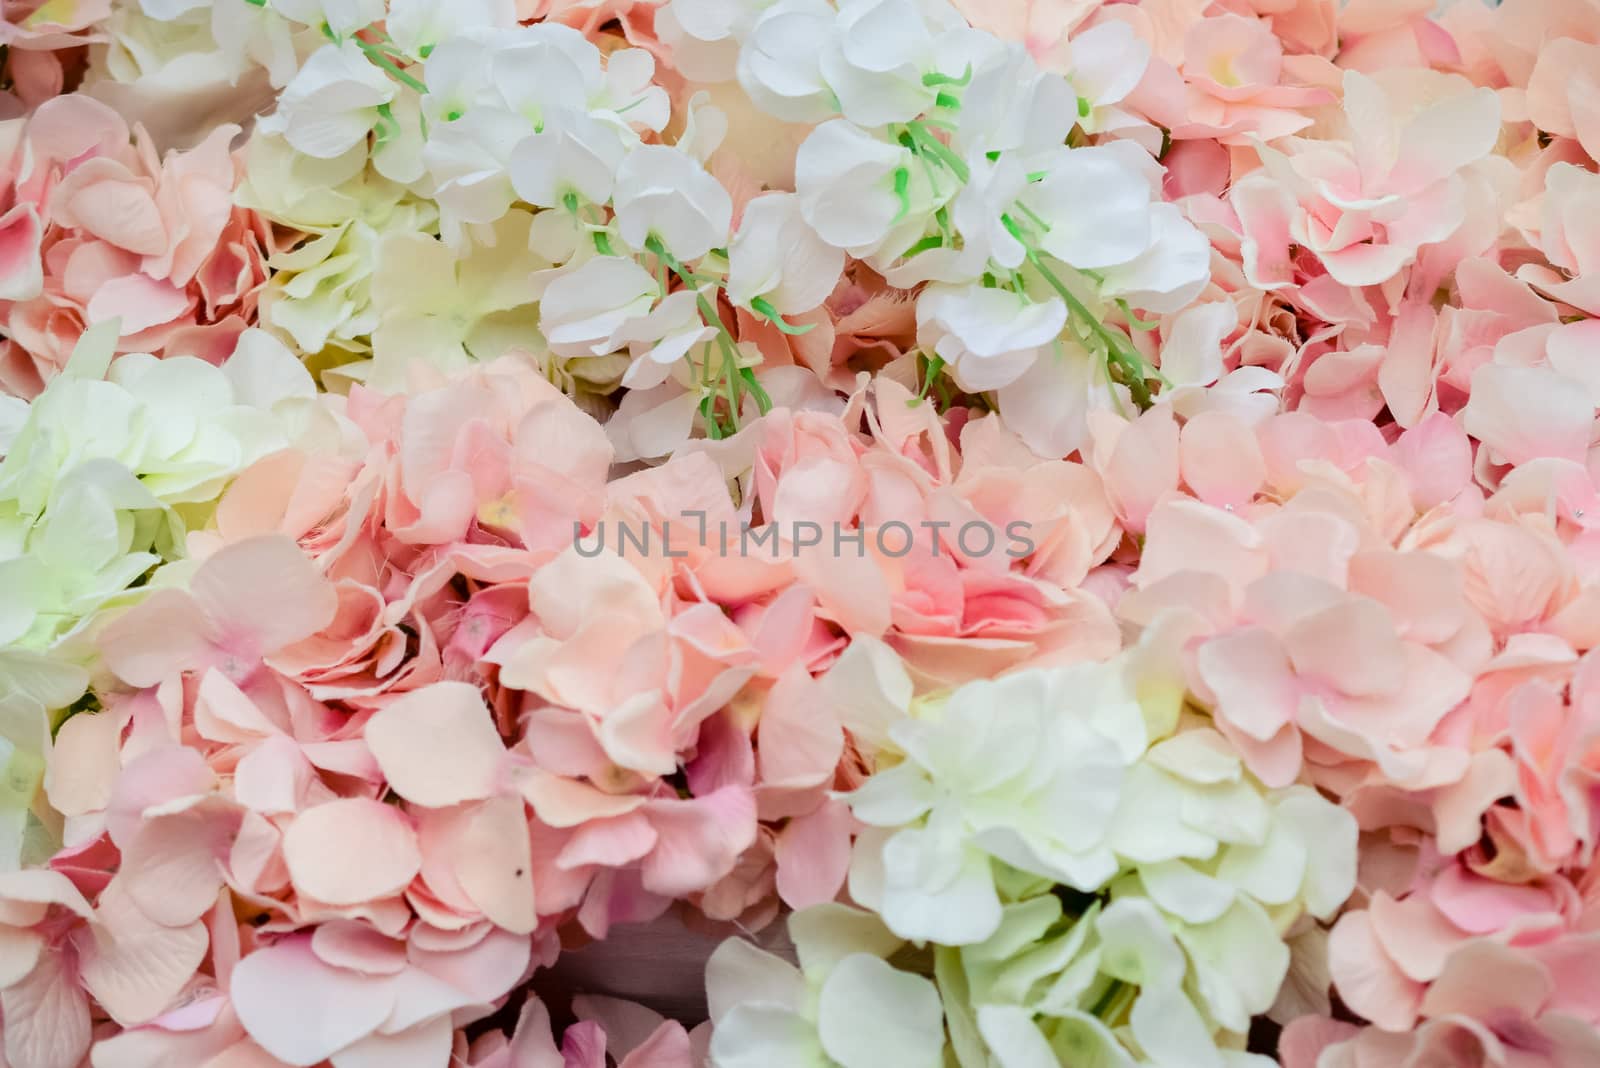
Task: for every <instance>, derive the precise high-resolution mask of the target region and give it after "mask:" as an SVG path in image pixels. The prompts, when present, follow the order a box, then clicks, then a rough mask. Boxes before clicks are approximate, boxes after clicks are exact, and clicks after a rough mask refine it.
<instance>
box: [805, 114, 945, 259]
mask: <svg viewBox="0 0 1600 1068" xmlns="http://www.w3.org/2000/svg"><path fill="white" fill-rule="evenodd" d="M924 175H925V171H924V169H923V167H922V166H921V164H919V163H918V162H917V161H916V159H915V157H913V156H912V155H911V153H910V152H908V151H906V150H905V149H904V148H902V147H901V146H900V145H897V144H891V143H889V142H887V141H884V140H882V139H880V138H878V137H876V136H874V135H873V134H871V133H869V132H867V131H866V130H863V129H862V128H861V127H859V126H857V125H855V124H854V123H852V122H849V121H847V120H845V119H832V120H829V121H828V122H825V123H823V124H822V125H821V126H818V127H817V128H816V129H815V130H813V131H812V132H811V135H810V136H809V137H807V138H806V139H805V141H804V143H802V144H801V146H800V151H799V153H798V154H797V155H796V157H795V191H796V192H797V193H798V194H799V197H800V213H801V214H802V215H803V216H805V220H806V222H808V223H810V224H811V227H812V229H814V230H815V231H816V232H817V234H818V235H819V236H820V237H821V238H822V239H823V240H824V241H826V242H827V243H828V244H830V245H833V246H835V247H836V248H842V249H844V250H846V251H847V252H849V253H850V254H851V255H852V256H856V257H857V258H861V259H865V258H867V257H869V256H871V255H873V254H874V253H876V252H878V251H879V250H880V249H882V250H883V251H884V252H885V253H887V254H888V255H890V256H895V255H898V254H899V253H900V252H901V251H903V250H904V248H905V247H907V246H909V245H911V244H912V243H913V242H915V241H916V240H917V239H918V238H919V237H921V236H922V232H923V230H924V229H926V227H927V224H928V218H929V216H931V215H932V214H933V212H934V210H935V209H936V208H937V207H938V206H939V204H940V203H941V202H942V200H941V199H940V198H939V196H938V195H937V194H936V192H935V190H933V189H932V188H931V187H930V186H929V185H928V184H927V182H926V180H925V178H924ZM897 187H898V188H899V189H900V192H897V191H896V190H897Z"/></svg>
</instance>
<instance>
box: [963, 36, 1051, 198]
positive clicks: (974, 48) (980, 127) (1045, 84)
mask: <svg viewBox="0 0 1600 1068" xmlns="http://www.w3.org/2000/svg"><path fill="white" fill-rule="evenodd" d="M961 44H962V45H965V46H968V47H967V49H966V51H967V53H968V54H967V56H966V58H965V62H967V63H970V64H971V66H972V79H971V81H970V82H969V83H968V84H967V85H966V87H965V88H963V89H961V90H960V94H961V111H960V114H959V115H958V116H957V122H956V130H955V132H954V133H953V134H952V135H951V144H952V145H953V146H954V147H955V149H956V150H957V151H958V152H960V153H961V154H962V155H964V156H969V157H970V156H981V155H983V154H985V153H987V152H1008V153H1019V154H1020V155H1021V156H1022V157H1023V158H1024V160H1025V161H1026V163H1025V165H1026V167H1027V169H1028V170H1030V171H1032V170H1035V169H1037V166H1036V165H1035V164H1034V162H1033V161H1032V159H1031V158H1029V157H1032V156H1033V155H1036V154H1038V153H1043V152H1052V151H1054V150H1056V149H1059V148H1060V147H1061V146H1062V144H1064V143H1065V142H1066V139H1067V134H1068V133H1070V132H1071V130H1072V127H1073V126H1074V125H1075V124H1076V122H1077V119H1078V110H1077V98H1076V97H1075V96H1074V94H1073V92H1072V87H1071V86H1069V85H1068V84H1067V83H1066V81H1065V80H1063V79H1062V78H1061V76H1060V75H1057V74H1052V73H1050V72H1048V71H1045V70H1043V69H1041V68H1040V66H1039V64H1038V63H1036V62H1035V61H1034V58H1033V56H1031V55H1030V54H1029V53H1028V51H1027V49H1025V48H1024V47H1023V46H1022V45H1020V44H1006V45H1001V44H1000V43H999V42H998V41H995V40H994V39H993V38H992V37H989V36H988V35H987V34H976V33H974V34H972V35H970V37H967V38H963V39H962V40H961ZM957 73H960V72H957Z"/></svg>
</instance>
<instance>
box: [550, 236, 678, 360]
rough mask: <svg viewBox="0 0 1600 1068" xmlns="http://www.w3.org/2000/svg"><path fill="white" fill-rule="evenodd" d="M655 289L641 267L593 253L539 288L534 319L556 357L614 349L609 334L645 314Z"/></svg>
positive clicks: (654, 297)
mask: <svg viewBox="0 0 1600 1068" xmlns="http://www.w3.org/2000/svg"><path fill="white" fill-rule="evenodd" d="M660 296H661V289H660V287H659V286H658V285H657V284H656V280H655V278H654V276H652V275H651V274H650V272H649V271H647V270H645V269H644V268H643V267H641V266H639V265H638V264H637V263H635V262H633V261H632V260H629V259H623V258H622V257H620V256H596V257H594V258H593V259H591V260H589V261H588V262H586V263H584V264H583V265H582V266H581V267H579V268H577V269H576V270H574V271H571V272H568V273H566V274H563V275H561V276H560V277H559V278H557V279H556V280H555V281H553V282H551V283H550V284H549V286H547V287H546V288H545V291H544V296H543V297H542V298H541V299H540V301H539V320H540V323H541V324H542V325H543V328H544V335H545V338H546V340H547V341H549V343H550V351H551V352H554V353H555V354H556V355H558V356H599V355H602V354H604V353H607V352H615V351H616V349H617V348H618V347H619V344H620V343H619V342H618V341H617V340H615V339H614V336H615V335H616V334H617V333H618V332H619V331H621V330H622V328H623V327H624V325H626V324H627V323H628V322H629V321H630V320H632V319H637V318H640V317H642V316H645V315H647V314H649V312H650V309H651V307H652V306H653V305H654V304H655V302H656V300H657V298H659V297H660Z"/></svg>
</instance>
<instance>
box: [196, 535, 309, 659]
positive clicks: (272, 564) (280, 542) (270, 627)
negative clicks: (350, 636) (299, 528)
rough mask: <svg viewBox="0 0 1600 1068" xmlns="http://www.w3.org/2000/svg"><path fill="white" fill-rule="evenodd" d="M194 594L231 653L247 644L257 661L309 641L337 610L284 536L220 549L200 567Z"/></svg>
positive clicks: (261, 538)
mask: <svg viewBox="0 0 1600 1068" xmlns="http://www.w3.org/2000/svg"><path fill="white" fill-rule="evenodd" d="M190 588H191V590H192V591H193V593H194V598H195V601H196V602H198V603H199V605H200V607H201V608H202V609H203V610H204V611H205V613H206V614H207V615H208V616H209V617H210V619H211V621H212V623H213V625H214V626H215V627H216V628H217V630H218V631H219V632H220V634H219V640H218V643H219V644H222V645H225V646H227V647H229V648H230V650H231V649H232V648H233V647H234V643H236V642H244V643H245V644H246V645H248V646H249V647H251V648H252V649H253V650H254V652H255V655H257V656H261V655H265V654H269V653H274V652H277V651H278V650H279V649H282V648H283V647H284V646H287V645H292V644H293V643H295V642H297V641H299V640H300V639H302V638H308V637H310V636H311V635H313V634H315V633H316V632H317V631H319V630H321V629H322V628H323V627H325V626H327V625H328V624H329V623H331V622H332V621H333V617H334V614H335V613H336V612H337V611H338V609H339V596H338V594H337V593H336V592H335V591H334V588H333V584H332V583H331V582H329V581H328V580H327V579H326V578H324V577H323V576H322V573H321V572H319V571H318V570H317V568H316V565H315V564H313V563H312V562H311V561H310V559H308V558H307V557H306V555H305V553H303V552H301V551H300V547H299V546H298V545H296V544H295V543H294V542H293V541H292V540H291V539H289V538H287V537H284V536H282V535H268V536H265V537H260V538H251V539H249V540H248V541H241V542H235V543H234V544H232V545H229V546H226V547H224V548H222V549H219V550H218V551H217V552H216V554H215V555H213V556H211V557H210V558H209V559H207V560H206V562H205V563H204V564H201V565H200V570H199V571H197V572H196V573H195V576H194V580H193V582H192V583H191V586H190ZM229 674H232V673H231V672H229Z"/></svg>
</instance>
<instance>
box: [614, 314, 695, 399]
mask: <svg viewBox="0 0 1600 1068" xmlns="http://www.w3.org/2000/svg"><path fill="white" fill-rule="evenodd" d="M700 297H706V298H707V299H710V295H709V294H708V293H697V292H696V291H695V290H692V289H680V290H678V291H677V292H676V293H670V294H668V295H667V296H665V297H663V298H662V300H661V303H660V304H657V305H656V306H655V308H654V309H652V310H651V311H650V313H649V314H648V315H645V316H643V317H642V318H638V319H632V320H630V321H628V322H626V323H624V324H623V325H622V326H621V327H620V328H619V329H618V330H617V331H616V333H614V334H612V336H611V339H610V340H611V344H612V345H622V344H626V345H627V346H628V349H629V351H630V353H632V354H633V355H634V357H635V359H634V361H633V363H632V364H630V365H629V367H628V370H627V371H626V372H625V373H624V374H623V376H622V385H623V387H624V388H625V389H630V390H641V389H645V390H648V389H654V388H655V387H656V386H659V385H661V384H662V383H663V382H665V381H666V380H667V378H668V377H669V376H670V375H671V373H672V370H673V368H674V367H676V366H678V365H679V364H680V362H681V361H682V360H683V358H684V357H685V356H687V355H688V354H689V352H690V350H692V349H693V348H694V347H695V346H696V345H699V344H702V343H704V342H707V341H710V340H711V339H712V338H714V337H716V335H717V332H716V330H715V329H713V328H712V327H709V326H707V325H706V323H705V320H704V319H702V318H701V317H700V306H699V302H698V298H700Z"/></svg>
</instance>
